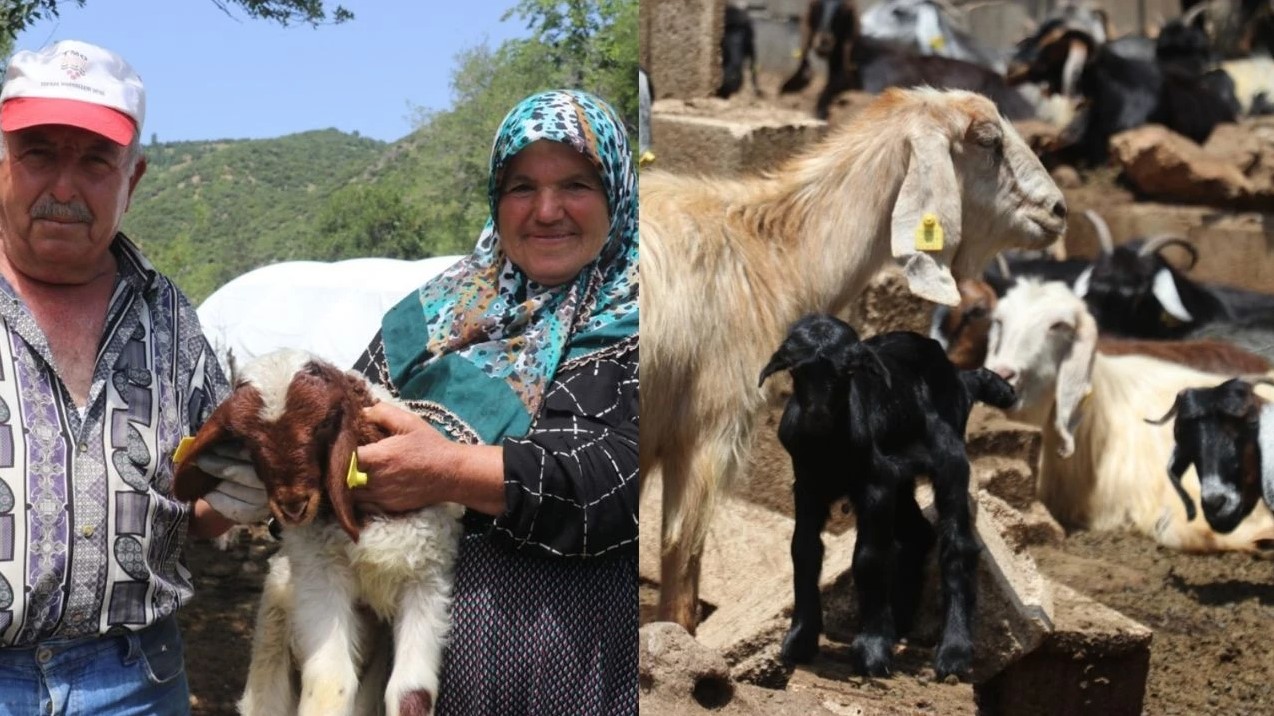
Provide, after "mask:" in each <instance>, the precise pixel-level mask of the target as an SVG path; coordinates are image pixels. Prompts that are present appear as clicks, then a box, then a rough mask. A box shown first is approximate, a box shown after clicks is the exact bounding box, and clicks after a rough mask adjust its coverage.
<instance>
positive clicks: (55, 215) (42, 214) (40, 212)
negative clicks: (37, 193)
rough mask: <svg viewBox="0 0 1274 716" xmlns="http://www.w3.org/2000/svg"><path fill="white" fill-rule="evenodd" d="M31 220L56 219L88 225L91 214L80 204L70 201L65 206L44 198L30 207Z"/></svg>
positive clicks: (50, 198)
mask: <svg viewBox="0 0 1274 716" xmlns="http://www.w3.org/2000/svg"><path fill="white" fill-rule="evenodd" d="M31 218H32V219H56V220H58V221H75V222H79V223H82V224H89V223H92V221H93V212H91V211H89V209H88V207H87V206H86V205H84V204H83V203H82V202H78V201H72V202H70V203H67V204H63V203H62V202H60V201H58V200H56V199H54V198H53V197H51V196H46V197H44V198H43V199H40V200H39V201H37V202H36V203H35V206H32V207H31Z"/></svg>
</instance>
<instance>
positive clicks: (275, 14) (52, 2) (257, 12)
mask: <svg viewBox="0 0 1274 716" xmlns="http://www.w3.org/2000/svg"><path fill="white" fill-rule="evenodd" d="M209 1H210V2H211V3H212V4H214V5H216V6H217V7H218V8H220V9H221V11H222V12H224V13H226V14H227V15H233V13H232V12H231V7H232V6H236V5H237V6H238V7H239V9H240V10H242V11H243V12H244V13H246V14H247V15H248V17H250V18H252V19H254V20H272V21H274V22H277V23H279V24H280V25H284V26H287V25H295V24H307V25H321V24H324V23H328V22H331V23H342V22H345V21H347V20H352V19H354V13H352V12H350V11H349V10H346V9H345V8H344V7H342V6H340V5H336V6H334V7H332V9H331V10H330V11H329V10H328V9H327V8H325V7H324V6H323V5H324V3H323V0H209ZM85 2H87V0H6V1H5V2H2V3H0V40H4V41H9V42H11V41H12V40H13V39H14V38H16V37H17V36H18V34H19V33H21V32H22V31H23V30H25V29H26V28H27V27H28V26H29V25H31V24H32V23H35V22H38V21H40V20H44V19H46V18H51V17H57V16H58V10H59V9H60V8H59V5H60V6H62V7H66V5H67V4H68V3H74V4H75V5H77V6H79V7H84V3H85ZM8 55H9V53H8V52H5V54H4V56H5V57H8Z"/></svg>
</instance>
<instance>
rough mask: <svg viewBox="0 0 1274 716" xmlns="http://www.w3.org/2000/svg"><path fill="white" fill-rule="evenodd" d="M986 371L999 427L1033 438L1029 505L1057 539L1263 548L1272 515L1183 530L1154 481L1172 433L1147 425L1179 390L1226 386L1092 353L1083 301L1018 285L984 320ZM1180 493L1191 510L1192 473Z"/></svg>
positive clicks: (1263, 512) (1056, 285)
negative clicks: (998, 382) (1113, 534)
mask: <svg viewBox="0 0 1274 716" xmlns="http://www.w3.org/2000/svg"><path fill="white" fill-rule="evenodd" d="M992 316H993V319H992V324H991V333H990V338H989V344H990V345H989V349H988V353H987V358H986V363H985V366H986V367H987V368H989V369H991V370H993V371H995V372H996V373H998V374H1000V375H1001V376H1002V377H1003V378H1005V379H1006V380H1008V381H1009V383H1010V384H1011V385H1012V386H1013V388H1014V389H1015V390H1016V391H1017V395H1018V403H1017V405H1016V407H1015V408H1013V409H1012V410H1010V411H1008V414H1009V415H1010V417H1013V418H1015V419H1019V420H1022V421H1024V422H1028V423H1031V424H1034V425H1039V426H1041V427H1042V429H1043V438H1044V446H1043V450H1042V451H1041V452H1042V455H1041V458H1040V468H1039V483H1038V485H1037V494H1038V496H1039V499H1040V501H1041V502H1043V503H1044V505H1045V506H1046V507H1048V509H1049V511H1050V512H1052V513H1053V516H1054V517H1056V518H1057V520H1058V521H1059V522H1061V523H1062V524H1063V525H1065V526H1066V527H1068V528H1087V529H1094V530H1111V529H1120V528H1132V529H1134V530H1136V531H1138V532H1141V533H1143V534H1146V535H1149V536H1151V537H1153V538H1154V539H1155V540H1156V541H1158V542H1159V543H1160V544H1162V545H1164V546H1166V547H1171V548H1174V549H1181V550H1187V551H1193V552H1211V551H1220V550H1246V551H1251V550H1255V549H1257V548H1258V546H1259V545H1258V542H1260V541H1262V540H1268V539H1271V538H1274V516H1272V515H1271V514H1270V511H1269V510H1268V509H1265V508H1263V507H1259V508H1258V509H1257V510H1254V511H1253V512H1252V514H1251V515H1250V516H1249V517H1248V518H1247V519H1246V520H1244V522H1243V523H1242V524H1241V525H1240V526H1239V527H1238V529H1236V530H1234V531H1233V532H1231V533H1229V534H1219V533H1217V532H1215V531H1214V530H1212V529H1211V528H1210V527H1209V526H1208V524H1207V523H1206V522H1205V521H1204V520H1193V521H1190V520H1188V519H1187V517H1186V514H1185V507H1184V505H1183V504H1182V501H1181V499H1180V498H1179V497H1178V496H1177V494H1176V492H1175V491H1174V490H1173V488H1172V485H1171V483H1170V482H1169V480H1168V479H1167V478H1166V477H1165V466H1166V465H1167V464H1168V461H1169V459H1170V458H1171V456H1172V448H1173V437H1172V425H1171V424H1170V423H1169V424H1164V425H1150V424H1147V423H1146V421H1145V419H1146V418H1158V417H1159V416H1160V415H1162V412H1163V406H1165V405H1171V404H1172V402H1173V400H1174V399H1175V398H1176V395H1177V392H1178V391H1179V390H1181V389H1183V388H1191V387H1203V386H1213V385H1216V384H1217V383H1220V382H1222V381H1223V380H1225V376H1220V375H1216V374H1212V373H1203V372H1200V371H1196V370H1193V369H1190V368H1186V367H1183V366H1181V365H1177V364H1173V363H1167V362H1163V361H1159V360H1156V359H1153V358H1146V357H1143V356H1133V355H1126V356H1107V355H1103V354H1101V353H1097V352H1096V351H1095V348H1096V344H1097V325H1096V323H1095V321H1094V320H1093V317H1092V315H1091V314H1090V313H1089V312H1088V308H1087V307H1086V306H1085V304H1084V301H1083V299H1081V298H1079V297H1078V296H1076V295H1075V294H1074V293H1072V292H1071V290H1070V289H1069V288H1068V287H1067V286H1066V284H1064V283H1061V282H1059V281H1050V282H1045V283H1041V282H1039V281H1037V280H1034V279H1023V280H1020V281H1019V282H1018V284H1017V285H1015V286H1014V287H1013V288H1012V289H1010V290H1009V291H1008V293H1006V294H1005V296H1004V297H1003V298H1001V299H1000V302H999V303H998V304H997V305H996V307H995V310H994V312H993V314H992ZM1183 484H1184V486H1185V488H1186V490H1187V492H1189V494H1190V495H1191V497H1192V498H1193V499H1194V501H1195V502H1196V503H1197V502H1198V500H1199V481H1198V477H1197V476H1196V475H1195V473H1194V470H1193V468H1192V469H1191V470H1190V471H1189V472H1188V473H1187V474H1186V476H1185V478H1184V479H1183Z"/></svg>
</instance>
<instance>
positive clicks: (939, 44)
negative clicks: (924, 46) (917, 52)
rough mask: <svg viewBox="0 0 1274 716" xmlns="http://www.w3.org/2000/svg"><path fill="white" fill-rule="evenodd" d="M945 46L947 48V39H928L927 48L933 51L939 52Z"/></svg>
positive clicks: (940, 36)
mask: <svg viewBox="0 0 1274 716" xmlns="http://www.w3.org/2000/svg"><path fill="white" fill-rule="evenodd" d="M946 46H947V38H945V37H943V36H942V35H934V36H933V37H931V38H929V47H931V48H933V49H935V50H941V49H942V48H944V47H946Z"/></svg>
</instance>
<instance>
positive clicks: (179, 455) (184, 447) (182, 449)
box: [173, 435, 195, 464]
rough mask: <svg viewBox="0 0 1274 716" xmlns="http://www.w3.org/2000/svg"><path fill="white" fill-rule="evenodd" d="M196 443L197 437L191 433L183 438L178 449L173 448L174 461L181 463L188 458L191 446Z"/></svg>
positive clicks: (178, 444)
mask: <svg viewBox="0 0 1274 716" xmlns="http://www.w3.org/2000/svg"><path fill="white" fill-rule="evenodd" d="M194 444H195V439H194V438H193V437H191V436H189V435H187V436H186V437H184V438H182V439H181V442H179V443H177V449H176V450H173V463H174V464H176V463H179V462H181V461H182V460H185V459H186V453H188V452H190V446H191V445H194Z"/></svg>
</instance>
